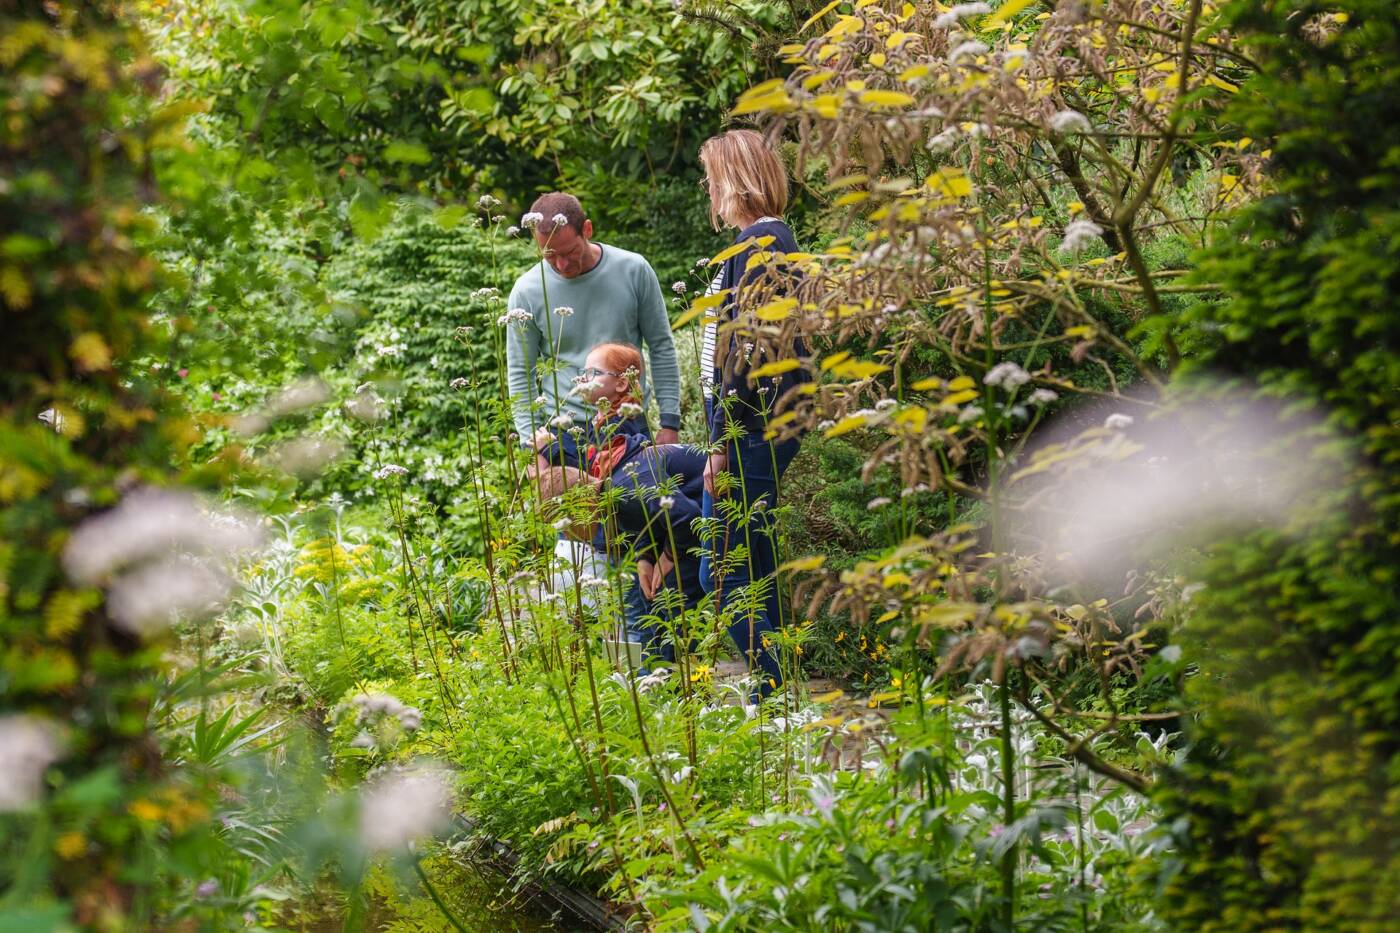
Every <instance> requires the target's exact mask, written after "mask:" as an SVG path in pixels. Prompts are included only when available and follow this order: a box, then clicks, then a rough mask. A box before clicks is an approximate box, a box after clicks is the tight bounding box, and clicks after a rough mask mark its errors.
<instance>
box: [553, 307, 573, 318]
mask: <svg viewBox="0 0 1400 933" xmlns="http://www.w3.org/2000/svg"><path fill="white" fill-rule="evenodd" d="M554 313H555V314H557V315H559V316H560V317H573V314H574V309H573V308H571V307H569V306H568V305H560V306H559V307H557V308H555V309H554Z"/></svg>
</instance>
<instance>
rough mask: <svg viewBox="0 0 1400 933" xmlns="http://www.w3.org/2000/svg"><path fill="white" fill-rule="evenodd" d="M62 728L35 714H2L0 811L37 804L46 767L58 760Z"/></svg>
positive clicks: (0, 721)
mask: <svg viewBox="0 0 1400 933" xmlns="http://www.w3.org/2000/svg"><path fill="white" fill-rule="evenodd" d="M60 751H61V744H60V742H59V739H58V731H57V730H56V729H55V728H54V727H53V726H52V725H50V724H49V723H47V722H45V721H44V720H42V719H39V718H38V717H35V716H25V715H11V716H0V813H6V812H9V811H12V810H23V809H26V808H28V807H29V806H31V805H32V804H34V803H35V802H36V801H37V800H38V799H39V795H40V793H41V792H42V791H43V788H44V783H43V781H44V770H45V769H46V768H48V766H49V765H51V764H53V763H54V762H55V761H57V760H58V757H59V754H60Z"/></svg>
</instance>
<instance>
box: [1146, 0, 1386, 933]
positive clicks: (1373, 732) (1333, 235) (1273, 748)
mask: <svg viewBox="0 0 1400 933" xmlns="http://www.w3.org/2000/svg"><path fill="white" fill-rule="evenodd" d="M1225 14H1226V16H1227V21H1228V22H1229V23H1230V24H1231V28H1233V29H1236V30H1238V31H1240V32H1241V33H1242V34H1244V35H1245V36H1247V37H1248V40H1249V45H1250V49H1251V55H1252V56H1254V57H1255V58H1256V59H1257V60H1258V61H1259V62H1260V63H1261V65H1262V72H1261V73H1260V74H1259V75H1258V76H1257V77H1255V78H1254V79H1253V80H1252V82H1251V83H1250V84H1249V85H1247V86H1246V88H1245V89H1244V90H1243V91H1242V93H1241V94H1240V95H1239V99H1238V102H1237V103H1236V105H1235V107H1234V108H1233V110H1232V114H1231V115H1232V117H1233V119H1234V120H1235V121H1236V122H1237V123H1238V124H1239V126H1240V127H1241V131H1242V132H1243V133H1247V134H1248V135H1250V136H1253V137H1255V138H1262V139H1268V140H1270V144H1271V146H1272V148H1273V152H1274V155H1273V159H1272V163H1271V173H1270V175H1271V178H1270V180H1271V182H1272V185H1273V188H1274V190H1273V193H1272V194H1271V195H1270V196H1268V197H1267V198H1265V199H1264V200H1263V201H1261V202H1260V203H1258V204H1256V205H1254V206H1252V207H1250V208H1249V209H1248V210H1246V211H1245V212H1244V214H1243V216H1242V217H1241V219H1240V221H1239V222H1238V224H1237V226H1236V228H1235V231H1234V234H1235V235H1233V236H1230V237H1227V238H1223V239H1222V240H1221V242H1219V243H1218V244H1216V245H1215V246H1214V247H1213V248H1211V249H1210V250H1208V251H1207V252H1206V253H1205V255H1204V256H1203V257H1202V258H1201V263H1200V276H1201V278H1203V279H1209V280H1211V281H1214V282H1218V283H1220V284H1221V285H1222V286H1224V289H1225V291H1226V292H1227V294H1228V295H1229V296H1230V299H1229V300H1228V301H1226V302H1224V303H1222V304H1220V305H1218V306H1212V307H1209V308H1205V309H1203V310H1202V311H1201V313H1200V315H1199V316H1198V317H1199V321H1198V324H1197V327H1198V329H1199V330H1201V331H1203V332H1205V334H1206V339H1208V340H1211V341H1212V342H1213V343H1214V345H1215V347H1216V349H1215V350H1214V352H1212V353H1211V354H1209V355H1208V356H1207V357H1206V358H1205V360H1204V363H1205V364H1206V365H1209V366H1213V367H1218V368H1223V369H1225V370H1227V371H1230V372H1234V373H1239V374H1242V375H1246V376H1249V377H1251V378H1253V379H1256V380H1258V381H1259V382H1260V383H1261V384H1262V385H1263V386H1264V391H1265V392H1266V393H1269V394H1282V393H1285V392H1286V393H1288V394H1289V395H1290V396H1299V397H1301V398H1302V399H1304V400H1305V401H1304V402H1303V403H1301V404H1300V407H1302V406H1305V405H1307V404H1309V403H1311V404H1313V405H1316V406H1318V408H1317V409H1316V410H1319V411H1323V412H1325V413H1326V417H1327V418H1328V420H1329V421H1330V423H1331V424H1332V425H1334V426H1335V427H1337V428H1339V429H1341V430H1343V431H1345V432H1348V433H1349V434H1350V435H1351V436H1352V437H1353V438H1354V439H1355V442H1354V443H1355V450H1354V453H1355V455H1356V456H1357V457H1358V458H1359V462H1357V463H1356V465H1355V466H1354V468H1351V469H1348V470H1346V471H1344V472H1343V473H1342V474H1341V475H1339V476H1338V484H1337V486H1336V487H1334V488H1331V489H1318V490H1314V491H1313V493H1314V494H1315V495H1316V496H1317V497H1318V509H1317V510H1310V511H1311V512H1312V514H1321V516H1322V518H1321V519H1319V520H1317V523H1316V524H1315V525H1313V526H1312V527H1308V528H1303V529H1295V530H1294V531H1295V532H1296V533H1295V534H1292V535H1282V534H1263V533H1260V534H1255V535H1253V536H1251V537H1250V538H1249V539H1248V540H1246V541H1243V542H1241V543H1239V544H1237V545H1235V546H1231V547H1225V548H1221V549H1219V550H1218V551H1216V552H1215V553H1214V554H1212V555H1211V556H1210V557H1209V559H1208V560H1207V561H1206V564H1205V567H1204V569H1203V582H1204V583H1205V588H1204V590H1203V591H1202V592H1201V593H1200V595H1199V596H1198V597H1197V598H1196V599H1197V602H1195V603H1193V607H1192V609H1193V611H1192V612H1191V613H1190V619H1189V622H1188V626H1187V632H1188V633H1189V637H1190V639H1191V641H1192V642H1193V644H1194V650H1193V651H1192V652H1191V653H1190V657H1191V658H1192V659H1193V660H1195V661H1196V662H1197V663H1199V664H1200V665H1201V668H1202V674H1203V676H1200V677H1197V678H1193V679H1192V680H1191V681H1190V682H1189V686H1188V689H1187V696H1188V698H1189V699H1190V701H1191V702H1192V704H1193V705H1194V706H1196V707H1197V708H1198V709H1199V710H1200V720H1199V723H1198V725H1197V727H1196V729H1194V730H1193V732H1192V739H1193V745H1192V752H1191V756H1190V759H1189V761H1188V762H1187V764H1186V765H1185V767H1184V768H1183V769H1182V770H1181V771H1180V772H1178V773H1176V774H1175V775H1174V777H1173V778H1172V780H1171V782H1170V784H1169V786H1168V787H1167V788H1166V789H1165V790H1164V792H1163V793H1162V795H1161V798H1160V799H1161V802H1162V804H1163V806H1164V807H1165V809H1166V814H1167V818H1168V819H1171V818H1173V817H1184V819H1183V820H1181V822H1180V823H1179V825H1180V826H1181V827H1182V829H1181V833H1180V838H1179V843H1180V845H1181V851H1180V853H1179V856H1178V857H1176V858H1175V859H1173V860H1172V861H1171V862H1170V863H1169V864H1170V870H1169V872H1168V874H1167V877H1168V878H1169V879H1170V883H1169V885H1168V888H1167V891H1168V905H1169V913H1170V917H1171V919H1172V920H1173V921H1174V922H1176V923H1178V924H1180V925H1182V926H1186V927H1192V928H1196V929H1215V930H1225V929H1229V930H1240V929H1265V928H1269V929H1278V928H1304V929H1352V930H1381V929H1385V928H1388V927H1389V926H1391V925H1393V923H1394V906H1395V901H1394V898H1395V891H1396V890H1397V888H1400V844H1397V839H1400V796H1397V787H1400V782H1397V781H1396V774H1397V773H1400V771H1398V770H1397V769H1400V744H1398V743H1397V740H1396V736H1397V734H1398V733H1397V726H1400V675H1397V667H1396V664H1395V658H1396V657H1397V652H1400V624H1397V621H1396V620H1397V619H1400V591H1397V586H1396V567H1397V566H1400V541H1397V538H1396V535H1395V529H1396V528H1397V527H1400V496H1398V495H1397V493H1396V485H1395V482H1394V471H1395V467H1396V464H1397V462H1400V429H1397V424H1400V407H1397V395H1396V393H1395V386H1396V385H1397V384H1400V325H1397V318H1396V316H1395V314H1394V307H1395V303H1396V301H1397V297H1400V294H1398V293H1400V278H1397V270H1398V269H1400V247H1397V243H1400V209H1397V204H1400V173H1397V169H1398V168H1400V129H1398V127H1400V108H1397V101H1396V97H1395V94H1394V92H1393V88H1394V86H1395V82H1396V81H1397V80H1400V28H1397V23H1396V20H1395V16H1394V8H1393V4H1391V3H1389V2H1386V0H1346V2H1339V3H1331V4H1321V3H1312V2H1301V0H1278V2H1271V3H1264V4H1259V3H1244V2H1237V3H1232V4H1229V5H1228V6H1227V8H1226V10H1225Z"/></svg>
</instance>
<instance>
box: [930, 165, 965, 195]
mask: <svg viewBox="0 0 1400 933" xmlns="http://www.w3.org/2000/svg"><path fill="white" fill-rule="evenodd" d="M924 184H925V185H927V186H928V188H929V190H930V191H933V192H936V193H938V194H941V195H944V196H945V197H950V198H965V197H967V196H968V195H969V194H971V193H972V179H970V178H968V177H967V173H966V172H964V171H963V170H962V169H960V168H941V169H939V170H938V171H936V172H934V173H933V174H932V175H930V176H929V177H928V180H927V181H925V182H924Z"/></svg>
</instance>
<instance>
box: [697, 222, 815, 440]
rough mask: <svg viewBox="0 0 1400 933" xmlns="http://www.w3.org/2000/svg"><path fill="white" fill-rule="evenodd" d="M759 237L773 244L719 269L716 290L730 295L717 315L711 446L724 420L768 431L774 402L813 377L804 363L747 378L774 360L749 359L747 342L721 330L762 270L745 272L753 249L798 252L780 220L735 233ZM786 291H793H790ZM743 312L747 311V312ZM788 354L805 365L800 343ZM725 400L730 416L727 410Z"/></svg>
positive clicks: (750, 431)
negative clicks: (777, 372)
mask: <svg viewBox="0 0 1400 933" xmlns="http://www.w3.org/2000/svg"><path fill="white" fill-rule="evenodd" d="M762 237H772V238H773V242H772V243H770V244H769V245H767V246H751V247H749V248H748V249H746V250H744V251H743V252H741V253H739V255H737V256H731V257H730V258H728V259H726V260H725V261H724V265H723V266H722V267H721V268H722V270H723V277H722V278H721V279H720V286H721V288H724V289H728V290H729V291H728V294H727V295H726V296H725V299H724V304H723V305H722V306H721V309H720V313H719V315H718V317H719V326H720V333H719V334H718V338H717V339H716V341H715V370H714V380H715V381H714V384H715V391H716V398H715V400H714V409H713V413H712V414H711V417H710V425H709V427H710V440H711V441H712V442H713V441H717V440H719V439H720V438H721V437H723V436H724V429H725V425H726V423H727V422H728V421H738V422H739V423H740V424H742V425H743V427H744V431H745V433H747V434H758V435H760V436H761V435H762V434H763V432H764V431H765V430H766V429H767V426H768V421H770V420H771V419H772V418H773V416H774V415H776V414H777V413H778V411H777V402H778V400H779V399H781V398H783V397H784V396H785V395H786V394H787V393H788V392H789V391H791V390H792V389H794V388H796V387H797V386H799V385H801V384H802V383H804V382H810V381H811V379H812V377H811V374H810V373H809V372H808V370H807V367H806V365H804V366H802V367H800V368H798V369H794V370H790V371H789V372H786V373H783V374H782V375H780V376H765V377H763V378H762V379H758V380H751V379H750V378H749V372H750V370H752V369H756V368H758V367H759V366H762V365H763V364H765V363H770V362H773V361H772V360H770V359H767V358H763V357H761V356H760V355H759V354H757V353H756V354H754V356H753V358H752V359H749V358H746V354H745V353H744V352H743V347H742V346H741V344H743V343H746V342H747V341H746V340H745V339H744V338H743V336H742V335H740V334H736V333H734V332H733V331H730V332H729V333H728V334H726V333H725V332H724V326H725V324H727V323H729V322H730V321H733V320H734V318H735V315H736V314H737V313H738V301H737V296H738V293H739V291H740V289H742V287H743V286H745V285H747V284H749V283H750V282H752V281H754V280H756V279H758V278H760V277H761V276H762V274H763V270H764V268H765V266H764V265H762V264H760V265H758V266H755V267H754V268H753V269H749V268H748V263H749V258H750V257H751V256H752V255H753V254H754V251H755V250H758V251H763V250H772V251H774V252H778V253H795V252H797V251H798V250H797V240H796V239H795V238H794V237H793V235H792V230H791V229H790V228H789V227H788V225H787V224H785V223H783V222H782V221H780V220H767V221H760V222H759V223H756V224H751V225H749V226H747V227H745V228H744V229H743V230H740V231H739V235H738V236H737V237H735V239H734V242H735V243H742V242H744V241H745V240H747V239H750V238H753V239H759V238H762ZM778 268H779V269H782V268H783V267H782V266H781V265H779V266H778ZM794 284H795V283H794ZM736 285H737V286H738V287H736ZM785 291H791V289H790V288H789V289H786V290H785ZM746 304H747V303H746ZM746 310H748V309H747V308H746ZM791 352H792V353H793V355H794V356H796V358H797V359H798V360H800V361H802V362H803V363H804V364H806V363H807V362H808V360H807V346H806V344H805V343H804V342H803V341H802V340H801V339H798V340H797V341H795V342H794V345H793V347H792V351H791ZM760 388H764V389H765V390H766V392H760V391H759V389H760ZM726 402H727V404H728V409H729V410H728V412H726V411H725V407H726V406H725V403H726Z"/></svg>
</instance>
